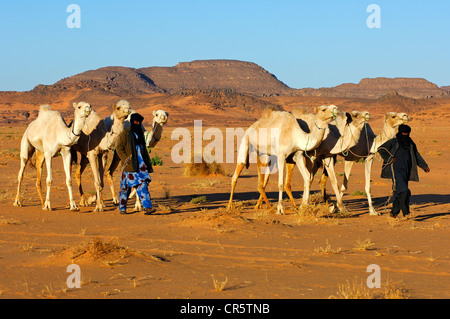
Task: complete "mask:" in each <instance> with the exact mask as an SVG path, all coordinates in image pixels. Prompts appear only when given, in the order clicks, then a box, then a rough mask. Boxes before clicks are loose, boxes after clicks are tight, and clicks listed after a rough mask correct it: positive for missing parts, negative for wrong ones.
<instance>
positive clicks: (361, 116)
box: [346, 111, 372, 130]
mask: <svg viewBox="0 0 450 319" xmlns="http://www.w3.org/2000/svg"><path fill="white" fill-rule="evenodd" d="M346 114H347V124H350V123H352V124H353V125H354V126H355V127H356V128H358V129H360V130H361V129H362V128H363V127H364V124H366V123H367V122H368V121H370V119H371V118H372V116H371V115H370V113H369V112H367V111H352V112H350V113H346Z"/></svg>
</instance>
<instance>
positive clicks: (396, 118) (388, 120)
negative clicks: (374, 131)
mask: <svg viewBox="0 0 450 319" xmlns="http://www.w3.org/2000/svg"><path fill="white" fill-rule="evenodd" d="M409 120H410V118H409V115H408V114H406V113H396V112H388V113H386V114H385V115H384V123H385V125H388V126H390V127H398V126H399V125H400V124H405V123H408V122H409Z"/></svg>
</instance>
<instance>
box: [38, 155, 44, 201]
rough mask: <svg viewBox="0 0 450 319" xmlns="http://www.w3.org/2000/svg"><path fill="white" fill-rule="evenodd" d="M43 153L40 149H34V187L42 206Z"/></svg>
mask: <svg viewBox="0 0 450 319" xmlns="http://www.w3.org/2000/svg"><path fill="white" fill-rule="evenodd" d="M44 160H45V157H44V154H43V153H42V152H40V151H36V174H37V177H36V188H37V191H38V194H39V199H40V200H41V205H42V206H44V196H43V195H42V186H41V179H42V168H43V167H44Z"/></svg>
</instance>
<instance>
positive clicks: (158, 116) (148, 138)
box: [103, 110, 169, 211]
mask: <svg viewBox="0 0 450 319" xmlns="http://www.w3.org/2000/svg"><path fill="white" fill-rule="evenodd" d="M134 112H135V111H134V110H132V111H131V113H130V115H128V117H127V118H126V120H125V121H124V128H128V127H129V126H130V116H131V114H132V113H134ZM168 118H169V113H167V112H166V111H163V110H157V111H153V122H152V129H151V131H147V130H146V129H145V127H144V126H142V129H143V131H144V132H145V133H144V137H145V143H146V146H147V149H149V151H150V149H151V148H153V147H155V146H156V144H157V143H158V142H159V140H160V139H161V136H162V132H163V126H164V125H165V124H167V121H168ZM107 156H108V154H107V153H105V154H104V156H103V163H104V164H106V162H107ZM119 163H120V158H119V156H118V155H117V153H116V152H114V157H113V159H112V162H111V164H110V165H109V168H108V170H107V171H106V177H107V179H108V183H109V187H110V189H111V194H112V197H113V203H114V204H118V203H119V199H118V198H117V196H116V192H115V189H114V182H113V174H114V172H115V170H116V169H117V167H118V166H119ZM135 195H136V190H135V189H133V191H132V192H131V194H130V198H131V197H133V196H135ZM134 209H135V211H141V210H142V205H141V203H140V201H139V198H138V197H137V196H136V204H135V207H134Z"/></svg>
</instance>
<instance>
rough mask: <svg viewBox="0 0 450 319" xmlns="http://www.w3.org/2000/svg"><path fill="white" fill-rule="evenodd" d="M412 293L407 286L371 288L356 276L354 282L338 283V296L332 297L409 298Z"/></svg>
mask: <svg viewBox="0 0 450 319" xmlns="http://www.w3.org/2000/svg"><path fill="white" fill-rule="evenodd" d="M409 297H410V295H409V292H408V290H407V289H405V288H396V287H394V286H393V285H388V286H387V287H385V288H384V289H382V288H380V289H376V290H374V289H369V288H368V287H367V284H366V283H365V282H364V281H358V278H356V277H355V278H354V279H353V281H352V282H349V281H348V280H347V282H346V283H345V284H342V285H338V291H337V296H330V299H409Z"/></svg>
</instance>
